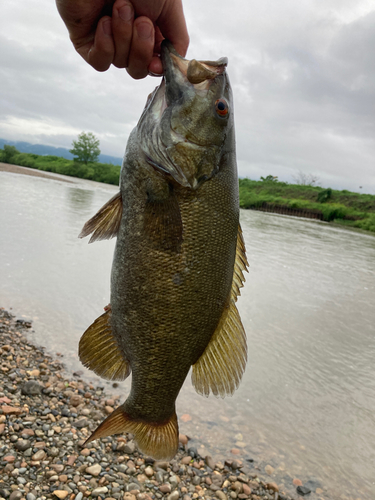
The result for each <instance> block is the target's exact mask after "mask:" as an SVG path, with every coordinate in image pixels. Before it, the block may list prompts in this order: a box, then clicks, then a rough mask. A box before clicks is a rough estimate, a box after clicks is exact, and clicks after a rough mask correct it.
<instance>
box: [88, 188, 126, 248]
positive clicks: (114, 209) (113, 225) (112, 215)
mask: <svg viewBox="0 0 375 500" xmlns="http://www.w3.org/2000/svg"><path fill="white" fill-rule="evenodd" d="M121 217H122V198H121V192H119V193H117V194H116V195H115V196H113V197H112V198H111V199H110V200H109V201H107V203H106V204H105V205H103V206H102V208H101V209H100V210H99V211H98V212H97V213H96V214H95V215H94V216H93V217H91V219H90V220H88V221H87V222H86V224H85V225H84V226H83V228H82V231H81V232H80V234H79V236H78V237H79V238H85V237H86V236H88V235H89V234H91V233H93V235H92V236H91V238H90V241H89V243H93V242H94V241H96V240H109V239H110V238H113V237H114V236H117V233H118V230H119V228H120V223H121Z"/></svg>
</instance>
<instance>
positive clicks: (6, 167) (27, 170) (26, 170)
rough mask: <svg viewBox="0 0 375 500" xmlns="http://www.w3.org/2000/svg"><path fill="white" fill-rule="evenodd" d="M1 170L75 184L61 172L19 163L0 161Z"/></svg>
mask: <svg viewBox="0 0 375 500" xmlns="http://www.w3.org/2000/svg"><path fill="white" fill-rule="evenodd" d="M0 172H11V173H12V174H24V175H31V176H34V177H43V178H44V179H53V180H56V179H58V180H59V181H65V182H70V183H71V184H74V182H73V181H70V180H68V179H64V177H65V176H60V175H59V174H53V173H46V172H42V171H40V170H37V169H35V168H28V167H20V166H19V165H11V164H10V163H2V162H0Z"/></svg>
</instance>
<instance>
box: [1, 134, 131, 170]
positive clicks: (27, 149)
mask: <svg viewBox="0 0 375 500" xmlns="http://www.w3.org/2000/svg"><path fill="white" fill-rule="evenodd" d="M4 144H9V145H10V146H15V147H16V148H17V149H18V151H19V152H20V153H32V154H35V155H42V156H46V155H55V156H62V157H63V158H66V159H67V160H73V155H72V154H71V153H69V150H68V149H65V148H55V147H54V146H46V145H45V144H30V142H23V141H8V140H6V139H0V149H3V147H4ZM99 161H100V162H101V163H112V164H113V165H121V164H122V158H117V157H116V156H110V155H104V154H100V155H99Z"/></svg>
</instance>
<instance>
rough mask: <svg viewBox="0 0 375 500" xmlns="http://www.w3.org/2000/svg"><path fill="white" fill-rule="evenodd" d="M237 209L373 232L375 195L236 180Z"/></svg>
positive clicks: (269, 181)
mask: <svg viewBox="0 0 375 500" xmlns="http://www.w3.org/2000/svg"><path fill="white" fill-rule="evenodd" d="M239 190H240V207H241V208H245V209H251V210H260V211H263V212H273V213H278V214H283V215H292V216H296V217H306V218H309V219H318V220H322V221H325V222H334V223H337V224H341V225H345V226H350V227H354V228H358V229H363V230H365V231H370V232H375V195H371V194H360V193H353V192H351V191H347V190H343V191H337V190H334V189H331V188H327V189H324V188H321V187H319V186H305V185H300V184H288V183H286V182H279V181H277V180H272V179H270V180H263V181H253V180H251V179H240V180H239Z"/></svg>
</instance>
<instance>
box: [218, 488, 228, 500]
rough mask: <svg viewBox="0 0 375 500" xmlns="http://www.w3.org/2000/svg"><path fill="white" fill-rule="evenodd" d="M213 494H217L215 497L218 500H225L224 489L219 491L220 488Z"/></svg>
mask: <svg viewBox="0 0 375 500" xmlns="http://www.w3.org/2000/svg"><path fill="white" fill-rule="evenodd" d="M215 495H216V496H217V498H218V499H219V500H227V496H226V494H225V493H224V491H221V490H218V491H217V492H216V493H215Z"/></svg>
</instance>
